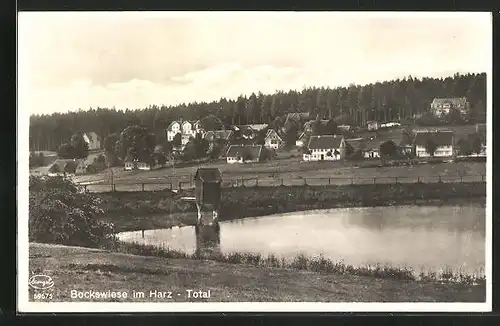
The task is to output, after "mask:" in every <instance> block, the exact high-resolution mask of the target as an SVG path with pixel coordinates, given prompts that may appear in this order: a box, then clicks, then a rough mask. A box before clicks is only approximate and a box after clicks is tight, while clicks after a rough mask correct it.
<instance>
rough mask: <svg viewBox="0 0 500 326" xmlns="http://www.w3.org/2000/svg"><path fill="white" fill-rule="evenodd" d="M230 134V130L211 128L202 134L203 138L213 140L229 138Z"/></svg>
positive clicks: (231, 133)
mask: <svg viewBox="0 0 500 326" xmlns="http://www.w3.org/2000/svg"><path fill="white" fill-rule="evenodd" d="M232 135H233V131H232V130H213V131H207V132H206V133H205V135H204V138H205V139H206V140H208V141H213V140H214V139H222V140H229V138H231V136H232Z"/></svg>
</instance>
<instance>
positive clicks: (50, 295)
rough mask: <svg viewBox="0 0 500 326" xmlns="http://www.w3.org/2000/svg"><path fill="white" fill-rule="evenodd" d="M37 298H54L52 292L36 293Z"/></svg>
mask: <svg viewBox="0 0 500 326" xmlns="http://www.w3.org/2000/svg"><path fill="white" fill-rule="evenodd" d="M34 299H35V300H52V293H35V295H34Z"/></svg>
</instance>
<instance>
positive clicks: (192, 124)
mask: <svg viewBox="0 0 500 326" xmlns="http://www.w3.org/2000/svg"><path fill="white" fill-rule="evenodd" d="M198 133H203V128H202V126H201V123H200V121H199V120H198V121H187V120H184V121H182V120H177V121H173V122H172V123H170V124H169V125H168V127H167V130H166V137H167V141H169V142H171V141H173V140H174V137H175V135H177V134H180V135H181V145H182V146H185V145H186V144H187V143H188V142H189V139H190V138H191V137H195V136H196V134H198Z"/></svg>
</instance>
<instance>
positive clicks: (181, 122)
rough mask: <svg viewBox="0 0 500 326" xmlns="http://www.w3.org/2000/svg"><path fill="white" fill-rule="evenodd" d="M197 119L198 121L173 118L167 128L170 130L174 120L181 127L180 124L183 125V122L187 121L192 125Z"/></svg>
mask: <svg viewBox="0 0 500 326" xmlns="http://www.w3.org/2000/svg"><path fill="white" fill-rule="evenodd" d="M199 121H200V120H197V121H189V120H174V121H172V122H170V124H169V125H168V127H167V130H170V129H171V128H172V125H173V124H174V123H176V122H177V123H178V124H179V125H180V126H181V127H182V125H184V124H185V123H187V122H189V123H190V124H192V125H194V124H196V123H197V122H199Z"/></svg>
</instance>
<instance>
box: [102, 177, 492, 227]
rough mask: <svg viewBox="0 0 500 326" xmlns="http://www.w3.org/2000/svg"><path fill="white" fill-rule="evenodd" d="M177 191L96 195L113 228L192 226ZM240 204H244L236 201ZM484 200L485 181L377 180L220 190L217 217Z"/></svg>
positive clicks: (188, 206) (192, 210) (192, 215)
mask: <svg viewBox="0 0 500 326" xmlns="http://www.w3.org/2000/svg"><path fill="white" fill-rule="evenodd" d="M190 195H192V194H191V193H188V192H183V193H181V194H177V195H176V194H173V193H172V192H170V191H155V192H109V193H100V194H98V195H97V196H98V197H100V198H101V200H102V202H103V206H104V207H103V208H104V210H105V211H106V212H107V215H106V216H103V217H101V219H103V220H106V221H109V222H112V223H113V224H114V225H115V229H116V231H117V232H124V231H137V230H148V229H160V228H170V227H174V226H185V225H194V224H195V223H196V207H195V205H194V204H193V203H186V202H184V201H182V200H181V199H180V197H182V196H190ZM242 203H244V204H242ZM468 203H474V204H482V203H484V204H485V203H486V183H484V182H470V183H454V184H449V183H441V184H439V183H436V184H423V183H422V184H379V185H346V186H295V187H286V186H285V187H251V188H234V189H224V190H223V192H222V199H221V207H220V212H219V219H220V221H228V220H235V219H241V218H246V217H257V216H264V215H274V214H281V213H290V212H297V211H308V210H317V209H334V208H353V207H379V206H396V205H397V206H403V205H418V206H423V205H462V204H468Z"/></svg>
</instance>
